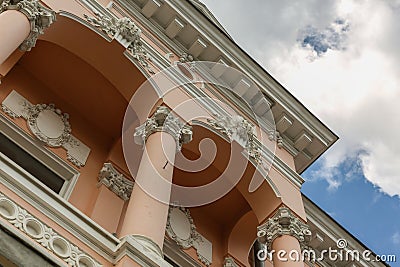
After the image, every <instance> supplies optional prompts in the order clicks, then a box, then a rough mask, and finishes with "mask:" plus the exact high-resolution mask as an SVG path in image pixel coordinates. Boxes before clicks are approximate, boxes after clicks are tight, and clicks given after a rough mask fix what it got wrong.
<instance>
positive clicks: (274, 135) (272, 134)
mask: <svg viewBox="0 0 400 267" xmlns="http://www.w3.org/2000/svg"><path fill="white" fill-rule="evenodd" d="M268 139H269V140H270V141H276V144H277V146H278V148H282V147H283V139H282V136H281V134H280V133H279V132H278V131H274V130H272V131H269V133H268Z"/></svg>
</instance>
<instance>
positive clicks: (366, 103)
mask: <svg viewBox="0 0 400 267" xmlns="http://www.w3.org/2000/svg"><path fill="white" fill-rule="evenodd" d="M202 2H203V3H204V4H205V5H206V6H207V7H208V8H209V9H210V10H211V12H212V13H213V14H214V15H215V17H216V18H217V19H218V20H219V21H220V23H221V24H222V25H223V26H224V28H225V29H226V30H227V31H228V33H229V34H230V35H231V36H232V38H233V39H234V40H235V41H236V42H237V43H238V44H239V46H241V47H242V48H243V49H244V50H246V51H247V52H248V53H249V54H250V55H251V56H252V57H253V58H254V59H255V60H256V61H257V62H259V63H260V64H261V65H262V66H263V67H264V68H265V69H266V70H267V71H268V72H269V73H270V74H271V75H272V76H273V77H274V78H276V79H277V80H278V81H279V82H280V83H282V84H283V85H284V86H285V88H287V89H288V90H289V91H290V92H291V93H292V94H293V95H294V96H295V97H296V98H298V99H299V100H300V101H301V102H302V103H303V104H304V105H305V106H306V107H307V108H308V109H309V110H310V111H311V112H312V113H313V114H315V115H316V116H317V117H318V118H319V119H321V120H322V121H323V122H324V123H325V124H326V125H327V126H328V127H329V128H330V129H331V130H333V131H334V132H335V133H336V134H337V135H338V136H339V137H340V139H339V141H338V142H336V144H335V145H334V146H333V147H332V148H330V149H329V150H328V151H327V152H326V153H325V154H324V155H323V156H322V157H320V158H319V159H318V160H317V161H316V162H315V163H314V164H313V165H312V166H311V167H309V168H308V169H307V170H306V171H305V172H304V173H303V174H302V176H303V178H304V179H305V180H306V183H305V184H304V185H303V188H302V192H303V193H304V194H306V195H307V196H308V197H309V198H310V199H311V200H313V201H314V202H316V203H317V204H318V205H319V206H320V207H321V208H322V209H323V210H325V211H326V212H327V213H328V214H330V215H331V216H332V217H333V218H334V219H335V220H337V221H338V222H339V223H340V224H341V225H342V226H344V227H345V228H346V229H347V230H348V231H350V232H351V233H352V234H353V235H355V236H356V237H357V238H358V239H359V240H361V241H362V242H363V243H364V244H365V245H366V246H368V247H369V248H370V249H372V250H373V251H374V252H376V253H377V254H382V255H387V254H396V255H397V259H398V260H397V265H398V266H400V156H399V155H400V102H399V101H400V23H399V22H400V0H369V1H368V0H246V1H244V0H225V1H222V0H202ZM391 265H392V266H396V263H394V264H393V263H391Z"/></svg>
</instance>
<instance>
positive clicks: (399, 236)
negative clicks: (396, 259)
mask: <svg viewBox="0 0 400 267" xmlns="http://www.w3.org/2000/svg"><path fill="white" fill-rule="evenodd" d="M392 242H393V244H395V245H400V232H395V233H394V234H393V235H392Z"/></svg>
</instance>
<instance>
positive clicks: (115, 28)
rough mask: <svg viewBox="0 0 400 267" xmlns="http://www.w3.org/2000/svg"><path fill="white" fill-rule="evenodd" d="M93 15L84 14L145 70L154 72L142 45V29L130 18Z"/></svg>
mask: <svg viewBox="0 0 400 267" xmlns="http://www.w3.org/2000/svg"><path fill="white" fill-rule="evenodd" d="M95 16H96V17H89V16H88V15H86V14H84V17H85V18H86V20H87V21H88V22H89V23H91V24H92V25H93V26H95V27H96V28H98V29H100V30H101V31H103V32H104V33H106V34H107V35H109V36H110V37H111V38H115V39H116V40H117V41H118V42H120V43H121V44H122V45H123V46H124V47H125V48H126V49H127V50H128V51H129V52H130V53H131V54H132V56H133V58H134V59H135V60H137V61H138V63H139V64H140V65H141V66H142V67H143V68H144V69H145V70H147V71H148V72H149V73H151V74H154V73H155V72H154V70H153V69H152V68H151V66H150V64H149V62H151V58H150V55H149V54H148V53H147V51H146V50H145V49H144V47H143V42H142V40H141V37H140V36H141V33H142V31H141V29H140V28H139V27H138V26H136V24H135V23H134V22H133V21H132V20H131V19H130V18H127V17H123V18H109V17H107V16H105V15H102V14H100V13H95Z"/></svg>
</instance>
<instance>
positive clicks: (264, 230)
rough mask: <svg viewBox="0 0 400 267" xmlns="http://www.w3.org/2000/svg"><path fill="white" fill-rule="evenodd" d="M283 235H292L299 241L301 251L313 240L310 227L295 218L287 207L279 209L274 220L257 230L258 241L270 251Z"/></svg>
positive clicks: (269, 220) (271, 219)
mask: <svg viewBox="0 0 400 267" xmlns="http://www.w3.org/2000/svg"><path fill="white" fill-rule="evenodd" d="M283 235H291V236H293V237H295V238H296V239H297V240H299V243H300V247H301V249H305V248H307V245H308V243H309V242H310V240H311V231H310V230H309V227H308V225H307V224H305V223H303V222H302V221H301V220H300V219H299V218H297V217H295V216H293V214H292V212H291V211H290V210H289V209H288V208H286V207H281V208H279V209H278V211H277V212H276V213H275V215H274V216H273V217H272V218H270V219H268V221H267V222H265V223H264V224H263V225H260V226H259V227H258V228H257V236H258V240H259V241H260V242H261V243H264V244H265V245H266V246H267V249H268V251H271V249H272V243H273V242H274V240H275V239H276V238H278V237H280V236H283Z"/></svg>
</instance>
